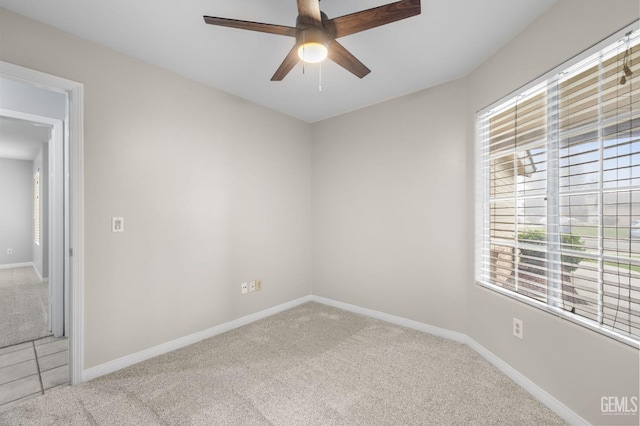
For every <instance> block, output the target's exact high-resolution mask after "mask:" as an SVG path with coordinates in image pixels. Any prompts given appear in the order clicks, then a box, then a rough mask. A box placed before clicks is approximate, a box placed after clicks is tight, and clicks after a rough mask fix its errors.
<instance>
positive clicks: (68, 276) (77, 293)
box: [0, 61, 84, 384]
mask: <svg viewBox="0 0 640 426" xmlns="http://www.w3.org/2000/svg"><path fill="white" fill-rule="evenodd" d="M0 79H1V80H0V81H2V80H5V79H6V80H9V81H13V82H19V83H21V84H25V85H27V86H29V87H31V89H44V90H47V91H50V92H53V93H57V94H61V95H63V96H64V97H65V99H66V108H65V111H64V117H62V119H60V117H57V118H52V117H46V115H42V111H41V110H38V108H42V107H43V106H46V104H43V103H38V102H35V103H34V102H33V100H32V99H31V100H30V99H29V98H28V97H21V98H20V102H18V104H17V106H16V107H14V108H8V107H9V105H7V104H6V102H5V101H6V97H5V96H4V94H5V91H4V90H3V97H2V99H0V115H5V116H6V115H9V116H13V118H19V119H26V120H33V119H36V121H38V120H41V122H43V123H45V124H46V125H48V126H50V127H51V135H52V138H51V142H50V154H49V155H50V166H51V167H52V168H54V167H57V170H58V172H56V173H55V174H52V175H51V180H52V181H53V180H56V179H57V182H58V185H57V186H55V188H56V189H55V190H56V191H59V192H58V194H53V193H52V194H50V200H51V202H50V205H51V208H52V210H51V212H52V213H51V214H52V215H53V212H59V214H60V217H59V218H58V219H57V220H54V219H53V218H50V219H51V220H50V223H51V229H50V235H51V243H52V245H51V250H50V253H49V259H50V262H49V267H50V271H49V272H50V276H51V277H52V276H53V275H54V274H56V275H57V276H58V277H61V278H60V279H59V280H58V284H59V288H58V289H57V290H56V289H55V288H53V285H52V288H51V299H52V300H51V306H52V310H51V326H52V330H53V331H54V333H56V335H64V336H68V338H69V342H68V344H69V356H68V360H69V379H70V383H71V384H78V383H81V382H82V381H83V377H82V373H83V365H82V361H83V349H82V348H83V345H82V335H83V315H82V299H83V283H84V238H83V233H84V229H83V86H82V84H80V83H77V82H74V81H70V80H66V79H63V78H60V77H57V76H53V75H50V74H45V73H41V72H39V71H35V70H31V69H28V68H24V67H20V66H17V65H14V64H10V63H7V62H2V61H0ZM27 107H32V108H35V109H33V110H27V109H26V108H27ZM54 145H55V148H54ZM54 241H55V243H54ZM53 244H56V248H55V249H54V247H53ZM56 268H57V269H56ZM52 284H53V282H52Z"/></svg>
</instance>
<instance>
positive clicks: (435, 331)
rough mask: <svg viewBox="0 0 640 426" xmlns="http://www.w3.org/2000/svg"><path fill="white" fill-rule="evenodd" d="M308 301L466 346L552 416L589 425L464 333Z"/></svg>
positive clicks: (317, 298)
mask: <svg viewBox="0 0 640 426" xmlns="http://www.w3.org/2000/svg"><path fill="white" fill-rule="evenodd" d="M311 300H312V301H314V302H318V303H323V304H325V305H329V306H333V307H335V308H339V309H343V310H345V311H349V312H353V313H356V314H361V315H365V316H368V317H372V318H376V319H379V320H382V321H386V322H390V323H392V324H396V325H399V326H402V327H407V328H411V329H413V330H418V331H422V332H424V333H427V334H432V335H434V336H439V337H443V338H446V339H449V340H453V341H456V342H460V343H465V344H466V345H468V346H469V347H470V348H471V349H473V350H474V351H476V352H477V353H478V354H479V355H480V356H482V357H483V358H484V359H486V360H487V361H488V362H489V363H491V364H492V365H493V366H494V367H496V368H497V369H498V370H500V371H502V372H503V373H504V374H505V375H506V376H507V377H509V378H510V379H511V380H513V381H514V382H516V383H517V384H518V385H520V386H521V387H522V388H524V389H525V390H526V391H527V392H529V393H530V394H531V395H532V396H533V397H534V398H536V399H537V400H538V401H540V402H541V403H543V404H544V405H546V406H547V407H549V409H550V410H552V411H553V412H554V413H556V414H557V415H559V416H560V417H562V418H563V419H564V420H565V421H566V422H567V423H569V424H570V425H588V424H589V422H587V421H586V420H585V419H583V418H582V417H580V416H579V415H578V414H576V413H575V412H574V411H572V410H571V409H570V408H569V407H567V406H566V405H564V404H563V403H562V402H560V401H558V400H557V399H556V398H554V397H553V396H551V395H550V394H549V393H548V392H547V391H545V390H544V389H542V388H541V387H540V386H538V385H536V384H535V383H533V382H532V381H531V380H529V379H528V378H527V377H525V376H524V375H523V374H522V373H520V372H519V371H517V370H516V369H514V368H513V367H511V366H510V365H509V364H507V363H506V362H504V361H503V360H502V359H500V358H498V357H497V356H496V355H494V354H493V353H492V352H490V351H489V350H488V349H486V348H485V347H483V346H482V345H480V344H479V343H478V342H476V341H475V340H473V339H472V338H470V337H469V336H467V335H466V334H462V333H458V332H456V331H451V330H446V329H444V328H439V327H434V326H432V325H429V324H425V323H422V322H418V321H413V320H410V319H407V318H403V317H398V316H395V315H390V314H387V313H384V312H379V311H374V310H373V309H367V308H362V307H360V306H356V305H350V304H348V303H343V302H338V301H337V300H333V299H327V298H326V297H320V296H311Z"/></svg>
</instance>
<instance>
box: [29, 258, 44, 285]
mask: <svg viewBox="0 0 640 426" xmlns="http://www.w3.org/2000/svg"><path fill="white" fill-rule="evenodd" d="M31 266H32V267H33V270H34V271H35V273H36V275H37V276H38V279H39V280H40V282H44V278H42V275H40V271H38V268H36V264H35V263H33V262H32V263H31Z"/></svg>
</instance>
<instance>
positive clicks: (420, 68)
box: [0, 0, 558, 122]
mask: <svg viewBox="0 0 640 426" xmlns="http://www.w3.org/2000/svg"><path fill="white" fill-rule="evenodd" d="M557 1H558V0H517V1H514V0H422V14H421V15H419V16H416V17H413V18H409V19H406V20H403V21H399V22H395V23H392V24H389V25H385V26H382V27H378V28H374V29H371V30H368V31H365V32H362V33H358V34H354V35H351V36H347V37H344V38H341V39H339V41H340V43H341V44H342V45H343V46H344V47H345V48H347V49H348V50H349V51H350V52H351V53H353V54H354V55H355V56H356V57H357V58H358V59H360V60H361V61H362V62H363V63H364V64H365V65H366V66H368V67H369V68H370V69H371V70H372V72H371V74H369V75H368V76H366V77H364V79H362V80H360V79H358V78H357V77H355V76H353V75H352V74H351V73H349V72H347V71H346V70H344V69H342V68H340V67H339V66H337V65H335V64H334V63H332V62H330V61H326V62H324V63H323V64H322V92H319V90H318V86H319V69H318V68H319V66H318V65H314V66H310V65H307V66H306V69H305V71H306V72H305V74H303V73H302V66H301V65H300V64H299V65H297V66H296V67H295V68H294V69H293V70H292V71H291V72H290V73H289V75H287V77H286V78H285V79H284V81H282V82H271V81H270V78H271V76H272V75H273V73H274V72H275V70H276V69H277V68H278V66H279V65H280V63H281V62H282V60H283V59H284V57H285V56H286V54H287V53H288V52H289V50H290V49H291V47H292V46H293V43H294V39H292V38H289V37H285V36H279V35H273V34H265V33H259V32H253V31H244V30H238V29H232V28H224V27H215V26H211V25H206V24H205V23H204V21H203V19H202V16H203V15H210V16H219V17H224V18H233V19H243V20H250V21H257V22H265V23H273V24H280V25H287V26H295V20H296V16H297V9H296V1H295V0H190V1H175V0H135V1H131V0H108V1H88V0H47V1H42V0H0V5H1V6H2V7H4V8H6V9H9V10H12V11H14V12H17V13H20V14H22V15H25V16H28V17H30V18H33V19H36V20H38V21H42V22H45V23H47V24H50V25H52V26H54V27H57V28H60V29H62V30H64V31H68V32H70V33H73V34H76V35H78V36H80V37H83V38H86V39H89V40H92V41H94V42H97V43H100V44H103V45H105V46H108V47H111V48H113V49H115V50H118V51H120V52H123V53H126V54H128V55H131V56H134V57H137V58H140V59H142V60H144V61H146V62H149V63H152V64H155V65H157V66H160V67H162V68H165V69H168V70H171V71H174V72H176V73H178V74H182V75H184V76H186V77H188V78H191V79H193V80H196V81H199V82H202V83H205V84H208V85H211V86H213V87H216V88H219V89H221V90H224V91H226V92H229V93H232V94H235V95H237V96H239V97H242V98H245V99H248V100H250V101H253V102H256V103H258V104H261V105H264V106H267V107H269V108H272V109H274V110H277V111H280V112H282V113H284V114H287V115H290V116H293V117H297V118H299V119H302V120H305V121H308V122H315V121H319V120H322V119H325V118H329V117H332V116H335V115H339V114H342V113H345V112H348V111H352V110H355V109H359V108H362V107H364V106H367V105H372V104H375V103H378V102H381V101H384V100H387V99H391V98H394V97H397V96H401V95H405V94H408V93H412V92H416V91H418V90H422V89H425V88H428V87H432V86H435V85H437V84H440V83H443V82H446V81H450V80H454V79H456V78H460V77H463V76H464V75H466V74H467V73H469V72H470V71H471V70H473V69H474V68H475V67H476V66H478V65H479V64H480V63H482V62H483V61H484V60H485V59H486V58H488V57H489V56H491V55H492V54H493V53H494V52H496V51H497V50H498V49H499V48H500V47H502V46H503V45H504V44H505V43H507V42H508V41H509V40H510V39H512V38H513V37H514V36H515V35H517V34H518V33H519V32H520V31H522V30H523V29H524V28H525V27H526V26H527V25H528V24H529V23H531V22H532V21H533V20H534V19H535V18H536V17H538V16H539V15H541V14H542V13H543V12H545V11H546V10H547V9H548V8H549V7H551V6H552V5H553V4H555V3H556V2H557ZM391 2H393V1H392V0H351V1H344V0H322V2H321V3H320V7H321V9H322V10H323V11H324V12H325V13H326V14H327V15H328V16H329V18H333V17H337V16H342V15H345V14H349V13H353V12H357V11H360V10H364V9H369V8H372V7H376V6H380V5H382V4H386V3H391Z"/></svg>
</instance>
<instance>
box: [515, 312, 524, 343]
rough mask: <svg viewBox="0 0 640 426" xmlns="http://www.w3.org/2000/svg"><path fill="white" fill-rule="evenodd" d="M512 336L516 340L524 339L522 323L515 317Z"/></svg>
mask: <svg viewBox="0 0 640 426" xmlns="http://www.w3.org/2000/svg"><path fill="white" fill-rule="evenodd" d="M513 335H514V336H516V337H517V338H518V339H523V338H524V324H523V323H522V320H519V319H518V318H515V317H514V318H513Z"/></svg>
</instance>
